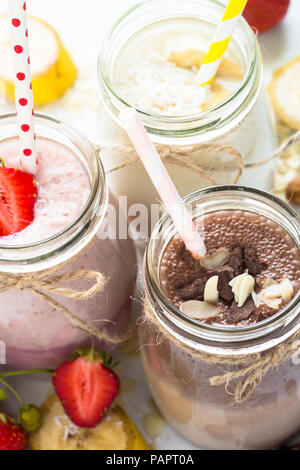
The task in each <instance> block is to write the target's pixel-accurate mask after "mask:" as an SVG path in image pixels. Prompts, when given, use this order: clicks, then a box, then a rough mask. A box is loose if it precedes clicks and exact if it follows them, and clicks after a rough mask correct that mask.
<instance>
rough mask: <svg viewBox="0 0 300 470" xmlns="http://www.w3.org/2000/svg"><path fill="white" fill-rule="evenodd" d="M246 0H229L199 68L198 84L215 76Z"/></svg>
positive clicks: (211, 79) (204, 82)
mask: <svg viewBox="0 0 300 470" xmlns="http://www.w3.org/2000/svg"><path fill="white" fill-rule="evenodd" d="M247 1H248V0H229V2H228V4H227V7H226V9H225V12H224V15H223V18H222V20H221V22H220V24H219V26H218V27H217V30H216V32H215V34H214V37H213V40H212V42H211V44H210V46H209V49H208V52H207V54H206V56H205V57H204V60H203V62H202V65H201V67H200V70H199V75H198V79H199V85H207V84H208V83H211V82H212V81H213V79H214V78H215V76H216V74H217V71H218V68H219V65H220V62H221V60H222V57H223V55H224V54H225V51H226V49H227V46H228V44H229V41H230V39H231V36H232V33H233V31H234V29H235V27H236V25H237V23H238V21H239V19H240V17H241V15H242V13H243V11H244V8H245V6H246V3H247Z"/></svg>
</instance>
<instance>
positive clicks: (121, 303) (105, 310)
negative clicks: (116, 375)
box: [0, 116, 136, 367]
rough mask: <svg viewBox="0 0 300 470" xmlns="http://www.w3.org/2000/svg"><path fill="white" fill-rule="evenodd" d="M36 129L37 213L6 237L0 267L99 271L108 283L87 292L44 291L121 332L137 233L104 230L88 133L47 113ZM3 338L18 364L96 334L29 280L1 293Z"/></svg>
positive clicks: (8, 129) (9, 134) (34, 363)
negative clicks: (125, 236)
mask: <svg viewBox="0 0 300 470" xmlns="http://www.w3.org/2000/svg"><path fill="white" fill-rule="evenodd" d="M1 120H2V123H1V124H2V126H1V131H0V156H1V158H2V160H3V162H4V164H5V166H6V167H16V166H17V165H18V142H17V139H16V137H15V134H16V133H15V129H14V117H12V116H11V117H6V118H2V119H1ZM37 134H38V139H37V151H38V171H37V174H36V175H35V180H36V185H37V198H36V203H35V207H34V220H33V222H32V223H31V224H30V225H29V226H28V227H26V228H25V229H24V230H22V231H20V232H18V233H15V234H13V235H9V236H5V237H0V255H1V261H0V271H1V274H3V273H9V274H14V275H18V274H21V273H31V272H37V273H38V272H40V271H42V270H46V269H49V268H53V267H54V268H55V266H57V265H60V264H61V263H64V264H63V268H62V270H63V272H70V271H78V270H83V269H84V270H93V271H97V272H101V273H102V274H103V275H104V276H105V280H106V282H105V285H104V287H103V288H102V289H101V290H100V291H99V292H98V293H97V294H96V295H94V296H92V297H89V298H87V299H86V300H81V299H71V298H67V297H65V296H63V295H58V294H52V293H50V294H49V292H46V293H47V295H49V296H50V297H51V298H52V299H54V300H55V301H56V302H59V303H60V304H61V305H63V306H64V307H65V308H67V309H68V310H69V311H70V312H71V313H72V314H73V315H76V316H77V317H79V318H81V319H83V320H85V321H87V322H89V323H90V324H91V325H93V327H96V328H98V329H99V330H101V331H105V332H106V333H108V334H110V335H113V336H120V335H122V334H124V333H126V331H127V329H128V327H129V324H130V317H131V314H132V313H133V310H134V305H133V304H132V301H131V296H132V294H133V293H134V288H135V276H136V259H135V251H134V247H133V244H132V242H131V240H111V239H109V238H105V236H104V234H103V218H104V216H105V212H106V208H107V199H108V195H107V187H106V182H105V176H104V173H103V170H102V165H101V162H100V160H99V157H98V155H97V154H96V152H95V150H94V149H93V147H92V146H91V144H90V143H89V142H88V141H87V140H86V139H85V138H84V137H83V136H80V135H78V133H77V132H74V131H73V130H72V129H71V128H68V127H66V126H64V125H63V124H61V123H59V122H57V121H54V120H50V119H49V118H46V117H38V118H37ZM110 203H112V204H114V201H113V200H111V201H110ZM92 282H93V280H90V279H79V280H76V281H69V282H64V283H61V284H60V287H68V288H72V289H75V290H77V291H82V290H86V289H88V288H89V287H91V284H92ZM0 339H1V340H2V341H4V343H5V345H6V353H7V363H8V364H9V365H13V366H16V367H53V366H55V365H56V364H57V363H59V362H60V361H61V360H63V359H66V358H67V357H68V356H69V355H70V354H71V353H72V351H73V349H74V348H75V347H78V346H80V345H83V344H87V345H90V344H92V342H93V344H95V341H96V343H97V341H98V340H95V338H92V337H91V336H90V335H89V334H87V333H85V332H84V331H82V330H79V329H77V328H75V327H74V326H73V325H72V324H71V322H70V321H69V320H67V319H66V318H65V316H64V315H63V314H62V313H60V312H59V311H58V310H57V309H55V308H54V307H53V306H52V305H50V304H49V303H48V302H47V301H46V300H45V299H44V298H41V297H40V296H39V295H36V293H35V292H32V291H30V290H29V289H26V288H25V289H23V290H14V289H11V290H7V291H5V292H2V293H1V294H0ZM98 346H99V345H98ZM108 346H109V345H108V344H102V345H100V347H106V348H107V347H108Z"/></svg>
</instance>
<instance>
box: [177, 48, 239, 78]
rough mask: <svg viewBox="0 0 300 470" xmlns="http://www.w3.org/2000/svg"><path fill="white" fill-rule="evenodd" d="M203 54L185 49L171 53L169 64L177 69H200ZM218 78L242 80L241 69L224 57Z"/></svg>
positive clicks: (195, 50) (196, 50)
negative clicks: (228, 77)
mask: <svg viewBox="0 0 300 470" xmlns="http://www.w3.org/2000/svg"><path fill="white" fill-rule="evenodd" d="M204 57H205V53H204V52H203V51H199V50H198V49H185V50H184V51H173V52H171V53H170V55H169V57H168V61H169V62H173V63H174V64H175V65H177V67H182V68H186V69H190V68H192V67H196V68H200V66H201V64H202V62H203V59H204ZM218 76H230V77H234V78H238V79H240V80H242V78H243V77H244V73H243V71H242V69H241V67H240V66H239V65H238V64H236V63H235V62H232V61H231V60H229V59H226V57H223V59H222V61H221V64H220V67H219V70H218Z"/></svg>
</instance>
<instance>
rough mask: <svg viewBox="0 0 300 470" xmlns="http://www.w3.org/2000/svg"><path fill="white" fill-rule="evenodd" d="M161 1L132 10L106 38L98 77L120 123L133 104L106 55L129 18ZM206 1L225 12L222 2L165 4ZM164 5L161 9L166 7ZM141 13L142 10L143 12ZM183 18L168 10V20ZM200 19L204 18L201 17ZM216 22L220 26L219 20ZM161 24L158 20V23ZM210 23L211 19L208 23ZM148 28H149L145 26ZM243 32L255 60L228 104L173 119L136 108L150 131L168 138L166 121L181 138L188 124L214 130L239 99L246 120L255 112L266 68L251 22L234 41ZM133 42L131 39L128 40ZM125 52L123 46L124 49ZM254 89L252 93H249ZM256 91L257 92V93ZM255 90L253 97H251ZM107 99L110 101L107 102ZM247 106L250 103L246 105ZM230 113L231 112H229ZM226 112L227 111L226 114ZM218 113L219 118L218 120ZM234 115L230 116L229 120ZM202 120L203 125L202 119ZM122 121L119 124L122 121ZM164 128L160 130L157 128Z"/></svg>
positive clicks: (151, 0) (148, 0)
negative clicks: (181, 130)
mask: <svg viewBox="0 0 300 470" xmlns="http://www.w3.org/2000/svg"><path fill="white" fill-rule="evenodd" d="M158 1H159V0H145V1H143V2H140V3H138V4H136V5H135V6H133V7H131V8H130V9H128V10H127V11H126V12H125V13H123V15H122V16H121V17H120V18H119V19H118V20H117V21H116V22H115V23H114V25H113V26H112V28H111V29H110V31H109V33H108V34H107V35H106V37H105V39H104V41H103V43H102V47H101V48H100V52H99V56H98V77H99V80H98V82H99V86H100V93H101V95H102V97H104V104H105V105H106V108H107V110H108V111H109V113H110V114H111V115H112V116H113V118H114V119H115V120H116V121H118V116H117V115H116V114H117V113H116V110H117V111H120V110H121V109H124V107H133V105H132V104H131V103H129V102H128V101H127V100H126V99H125V98H124V97H122V96H121V95H120V94H119V93H118V91H117V90H116V88H115V86H114V83H113V80H112V78H111V73H110V72H109V70H108V68H107V63H106V58H105V56H106V53H107V48H108V44H109V41H110V40H111V38H112V36H113V34H114V33H115V31H117V30H118V28H120V27H122V24H123V23H124V22H125V23H126V21H127V20H128V18H130V17H131V15H138V14H142V13H143V9H144V8H146V7H148V6H149V5H150V4H153V3H155V2H158ZM201 1H202V2H204V3H206V4H207V6H209V7H210V6H211V5H210V4H214V8H215V10H216V11H214V14H215V13H218V12H222V11H223V10H224V4H223V3H221V2H220V1H219V0H210V1H209V2H208V0H200V2H199V1H198V0H197V1H195V0H187V1H185V2H178V1H177V0H176V1H175V0H165V3H164V4H163V5H166V4H167V3H174V5H179V4H183V5H186V4H187V3H194V4H196V5H198V6H199V3H201ZM163 5H162V4H161V3H160V8H161V7H162V6H163ZM140 10H141V11H140ZM189 16H190V17H191V18H192V17H193V18H196V19H198V16H197V17H196V16H192V15H189ZM178 17H179V15H176V12H174V9H168V16H167V17H166V18H164V19H167V18H170V19H172V18H178ZM199 19H200V18H199ZM215 20H216V21H215V23H216V24H217V19H216V18H215ZM156 21H158V20H156ZM207 21H208V20H207ZM150 24H151V23H149V24H147V25H146V26H149V25H150ZM143 27H145V25H143ZM239 31H240V32H242V33H243V34H244V36H245V38H247V41H249V44H250V50H251V54H252V57H251V56H249V54H247V59H248V60H249V65H248V68H247V71H246V73H245V76H244V78H243V80H241V83H240V85H239V87H238V88H237V89H236V90H235V92H234V93H233V94H232V95H231V96H230V97H229V98H227V99H226V100H225V101H223V102H222V103H220V104H218V105H216V106H215V107H213V108H211V109H208V110H206V111H202V112H199V113H195V114H191V115H183V116H169V115H162V114H156V113H150V112H147V111H145V110H143V109H140V108H135V109H136V110H137V112H138V114H139V115H140V117H141V118H142V120H143V121H144V124H145V126H146V128H147V130H148V132H150V133H152V134H156V135H158V134H166V135H168V132H167V131H165V130H164V129H163V128H162V127H163V126H160V123H162V122H164V123H166V124H167V125H169V126H172V125H174V129H175V131H176V130H177V134H178V135H179V137H180V136H181V133H179V131H178V126H179V125H185V124H188V123H191V124H192V125H193V126H196V127H195V129H196V130H197V131H198V133H199V132H200V130H209V128H210V127H212V126H214V125H215V124H218V123H219V121H220V119H223V116H224V115H226V112H227V114H228V110H229V107H231V105H232V103H234V102H237V99H239V100H240V105H241V106H242V105H245V107H246V109H245V112H244V113H243V117H244V116H246V115H247V114H248V112H249V111H250V110H251V109H252V107H253V105H254V103H255V102H256V99H257V96H258V93H259V91H260V88H261V84H262V66H261V54H260V48H259V44H258V41H257V39H256V36H255V34H254V32H253V31H252V29H251V28H250V26H249V25H248V23H247V21H246V20H245V19H244V18H243V17H242V18H241V20H240V22H239V24H238V25H237V27H236V29H235V31H234V33H233V38H234V39H235V38H236V36H237V34H238V32H239ZM128 39H130V37H129V38H127V40H128ZM120 49H121V47H120ZM255 75H256V76H257V77H256V78H257V80H256V81H253V80H254V79H253V77H254V76H255ZM249 87H250V90H249ZM253 90H254V91H253ZM251 91H252V94H251ZM105 98H106V99H105ZM245 103H246V104H245ZM226 110H227V111H226ZM225 111H226V112H225ZM216 112H218V117H217V118H216ZM231 117H232V116H231V115H229V118H231ZM200 119H201V120H202V124H201V122H200V121H199V120H200ZM118 122H119V121H118ZM156 126H160V127H156ZM186 135H189V134H188V131H187V132H186Z"/></svg>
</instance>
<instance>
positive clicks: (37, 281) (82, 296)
mask: <svg viewBox="0 0 300 470" xmlns="http://www.w3.org/2000/svg"><path fill="white" fill-rule="evenodd" d="M79 279H80V280H83V279H86V280H94V283H93V285H92V286H91V287H90V288H89V289H86V290H82V291H77V290H74V289H71V288H68V287H60V286H59V284H60V283H61V282H64V281H75V280H79ZM104 285H105V278H104V276H103V274H101V273H100V272H97V271H92V270H78V271H69V272H65V273H61V274H59V273H58V272H57V267H55V268H52V269H48V270H44V271H40V272H34V273H25V274H18V275H15V274H8V273H4V272H2V273H0V293H4V292H8V291H9V290H12V289H13V290H16V291H24V290H25V291H30V292H33V293H34V294H36V295H38V296H39V297H41V298H42V299H43V300H45V301H46V302H47V303H48V304H50V305H52V307H54V308H55V309H56V310H57V311H58V312H60V313H61V314H62V315H63V316H64V317H65V318H66V319H67V320H69V321H70V322H71V324H72V325H73V326H74V327H76V328H79V329H81V330H83V331H85V332H87V333H90V334H91V335H94V336H96V337H97V338H98V339H100V340H104V341H107V342H109V343H115V344H118V343H121V342H122V341H125V340H126V339H128V337H129V334H126V335H124V336H122V337H114V336H111V335H109V334H108V333H105V332H103V331H100V330H98V329H97V328H94V327H93V325H91V324H90V323H88V322H86V321H85V320H82V319H81V318H79V317H77V316H76V315H74V314H73V313H71V312H70V311H69V310H68V309H67V308H66V307H64V306H63V305H62V304H61V303H59V302H57V301H56V300H54V299H53V298H51V297H50V296H49V295H48V293H49V294H58V295H61V296H63V297H65V298H68V299H76V300H86V299H89V298H90V297H93V296H94V295H96V294H97V293H98V292H99V291H100V290H101V289H102V288H103V287H104Z"/></svg>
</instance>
